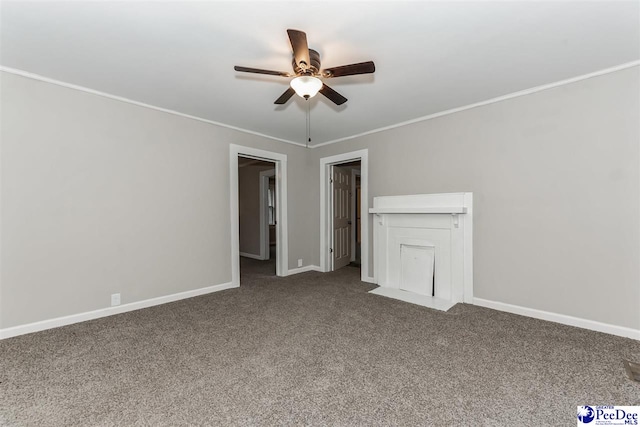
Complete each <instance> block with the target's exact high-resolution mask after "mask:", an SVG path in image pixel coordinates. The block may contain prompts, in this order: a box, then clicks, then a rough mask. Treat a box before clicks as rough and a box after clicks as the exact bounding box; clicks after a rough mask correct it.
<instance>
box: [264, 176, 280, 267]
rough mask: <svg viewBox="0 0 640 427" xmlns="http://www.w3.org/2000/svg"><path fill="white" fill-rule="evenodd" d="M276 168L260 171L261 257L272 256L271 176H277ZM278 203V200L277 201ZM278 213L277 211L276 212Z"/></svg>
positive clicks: (267, 257) (265, 258)
mask: <svg viewBox="0 0 640 427" xmlns="http://www.w3.org/2000/svg"><path fill="white" fill-rule="evenodd" d="M275 174H276V169H275V168H273V169H269V170H266V171H262V172H260V257H261V258H260V259H262V260H268V259H270V258H271V255H270V253H269V252H270V250H269V244H270V243H271V242H270V241H269V215H268V211H269V204H268V200H269V199H268V195H269V193H268V192H269V178H270V177H272V176H275ZM276 203H277V201H276ZM276 214H277V213H276Z"/></svg>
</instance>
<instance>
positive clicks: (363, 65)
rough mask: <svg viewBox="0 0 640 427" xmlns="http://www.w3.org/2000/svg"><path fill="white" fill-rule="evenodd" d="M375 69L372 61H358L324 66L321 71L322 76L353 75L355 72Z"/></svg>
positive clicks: (364, 72)
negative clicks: (329, 66) (337, 65)
mask: <svg viewBox="0 0 640 427" xmlns="http://www.w3.org/2000/svg"><path fill="white" fill-rule="evenodd" d="M375 71H376V65H375V64H374V63H373V61H367V62H359V63H357V64H349V65H342V66H340V67H333V68H326V69H325V70H323V71H322V76H323V77H342V76H353V75H356V74H371V73H373V72H375Z"/></svg>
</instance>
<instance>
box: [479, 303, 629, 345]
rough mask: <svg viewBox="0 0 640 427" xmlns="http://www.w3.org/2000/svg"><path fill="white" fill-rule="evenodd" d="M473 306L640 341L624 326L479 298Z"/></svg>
mask: <svg viewBox="0 0 640 427" xmlns="http://www.w3.org/2000/svg"><path fill="white" fill-rule="evenodd" d="M473 304H474V305H479V306H481V307H486V308H492V309H494V310H498V311H506V312H507V313H513V314H520V315H522V316H527V317H533V318H535V319H541V320H548V321H550V322H556V323H561V324H563V325H569V326H576V327H578V328H583V329H589V330H592V331H596V332H604V333H605V334H611V335H617V336H620V337H625V338H632V339H634V340H640V330H638V329H632V328H627V327H625V326H616V325H610V324H608V323H602V322H596V321H595V320H588V319H582V318H579V317H573V316H567V315H565V314H558V313H551V312H549V311H542V310H536V309H534V308H527V307H522V306H519V305H512V304H506V303H503V302H496V301H489V300H485V299H481V298H474V299H473Z"/></svg>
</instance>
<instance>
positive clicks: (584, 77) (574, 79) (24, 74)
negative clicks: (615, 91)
mask: <svg viewBox="0 0 640 427" xmlns="http://www.w3.org/2000/svg"><path fill="white" fill-rule="evenodd" d="M638 66H640V60H636V61H631V62H626V63H624V64H620V65H616V66H614V67H609V68H605V69H602V70H598V71H594V72H592V73H588V74H583V75H580V76H576V77H571V78H568V79H564V80H559V81H557V82H553V83H547V84H544V85H540V86H535V87H532V88H529V89H524V90H521V91H518V92H513V93H509V94H506V95H502V96H498V97H496V98H491V99H487V100H485V101H480V102H476V103H473V104H468V105H464V106H461V107H456V108H452V109H449V110H445V111H440V112H438V113H433V114H429V115H426V116H422V117H418V118H415V119H411V120H406V121H404V122H400V123H396V124H393V125H389V126H383V127H380V128H376V129H372V130H369V131H366V132H362V133H358V134H354V135H350V136H345V137H342V138H337V139H333V140H330V141H326V142H321V143H319V144H315V145H310V146H308V147H307V146H306V145H305V144H302V143H299V142H295V141H291V140H288V139H284V138H278V137H276V136H272V135H267V134H264V133H260V132H255V131H252V130H248V129H244V128H240V127H237V126H231V125H227V124H224V123H220V122H216V121H213V120H209V119H205V118H202V117H198V116H192V115H190V114H185V113H181V112H179V111H175V110H170V109H167V108H162V107H158V106H155V105H151V104H145V103H144V102H139V101H134V100H132V99H129V98H124V97H121V96H117V95H112V94H109V93H106V92H100V91H97V90H94V89H89V88H87V87H84V86H79V85H74V84H71V83H66V82H62V81H60V80H55V79H51V78H49V77H45V76H41V75H39V74H34V73H30V72H28V71H23V70H19V69H16V68H11V67H6V66H4V65H0V71H4V72H6V73H10V74H15V75H18V76H22V77H27V78H30V79H34V80H39V81H42V82H46V83H51V84H54V85H57V86H62V87H66V88H69V89H74V90H79V91H82V92H86V93H90V94H93V95H97V96H102V97H105V98H109V99H113V100H116V101H121V102H126V103H128V104H133V105H137V106H139V107H144V108H150V109H152V110H156V111H161V112H163V113H167V114H173V115H176V116H180V117H185V118H188V119H192V120H197V121H199V122H203V123H208V124H211V125H214V126H220V127H223V128H226V129H232V130H235V131H238V132H242V133H247V134H250V135H255V136H260V137H262V138H267V139H271V140H274V141H279V142H284V143H285V144H292V145H296V146H298V147H307V148H320V147H324V146H325V145H331V144H336V143H338V142H343V141H348V140H351V139H355V138H359V137H362V136H367V135H372V134H374V133H379V132H384V131H387V130H391V129H395V128H399V127H403V126H408V125H411V124H414V123H419V122H423V121H427V120H432V119H436V118H438V117H442V116H447V115H449V114H455V113H459V112H462V111H466V110H470V109H472V108H477V107H482V106H485V105H489V104H494V103H497V102H501V101H506V100H509V99H513V98H518V97H520V96H525V95H530V94H533V93H536V92H541V91H544V90H548V89H553V88H556V87H559V86H564V85H568V84H572V83H576V82H579V81H582V80H587V79H590V78H593V77H598V76H602V75H605V74H610V73H615V72H616V71H622V70H625V69H627V68H633V67H638Z"/></svg>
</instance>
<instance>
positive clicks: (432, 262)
mask: <svg viewBox="0 0 640 427" xmlns="http://www.w3.org/2000/svg"><path fill="white" fill-rule="evenodd" d="M369 213H371V214H374V219H373V221H374V222H373V223H374V237H373V250H374V268H375V272H376V277H377V279H378V285H379V288H376V289H374V290H373V291H371V293H374V294H377V295H383V296H386V297H390V298H396V299H400V300H403V301H406V302H411V303H414V304H419V305H423V306H426V307H430V308H434V309H437V310H443V311H446V310H449V309H450V308H451V307H453V306H454V305H455V304H457V303H459V302H468V303H471V302H472V301H473V194H472V193H441V194H415V195H406V196H382V197H374V199H373V208H371V209H369Z"/></svg>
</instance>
